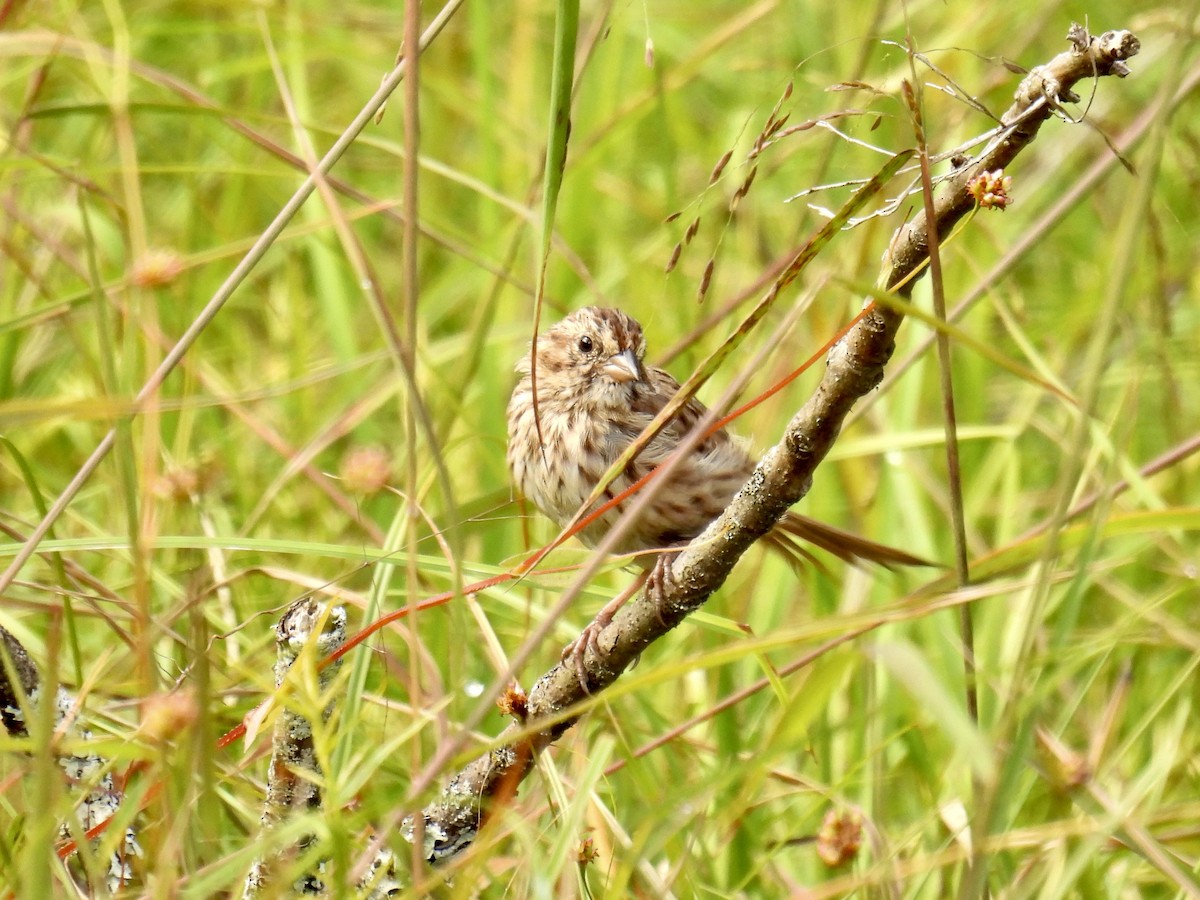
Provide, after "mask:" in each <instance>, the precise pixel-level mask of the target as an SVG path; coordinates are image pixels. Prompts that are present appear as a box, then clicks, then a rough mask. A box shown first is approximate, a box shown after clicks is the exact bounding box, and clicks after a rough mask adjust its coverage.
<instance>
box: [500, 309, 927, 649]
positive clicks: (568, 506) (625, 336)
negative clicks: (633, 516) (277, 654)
mask: <svg viewBox="0 0 1200 900" xmlns="http://www.w3.org/2000/svg"><path fill="white" fill-rule="evenodd" d="M645 353H646V339H645V337H644V336H643V335H642V328H641V326H640V325H639V324H638V323H637V322H636V321H635V320H634V319H632V318H630V317H629V316H628V315H626V314H625V313H623V312H621V311H620V310H616V309H603V308H599V307H587V308H586V309H581V310H579V311H578V312H575V313H572V314H571V315H569V316H567V317H566V318H565V319H563V320H562V321H561V322H559V323H558V324H557V325H555V326H554V327H553V328H550V329H549V330H547V331H546V332H544V333H543V334H542V335H541V336H540V337H539V338H538V342H537V392H538V409H537V415H538V417H539V419H540V438H539V430H538V426H537V424H535V422H534V406H533V387H532V379H531V377H530V359H529V354H525V355H524V356H522V357H521V359H520V360H519V361H518V362H517V367H516V368H517V372H518V373H520V375H521V378H520V380H519V381H518V382H517V386H516V388H515V389H514V390H513V394H512V399H511V400H510V401H509V404H508V465H509V468H510V469H511V470H512V474H513V478H514V480H515V481H516V484H517V486H518V487H519V488H520V490H521V492H522V493H523V494H524V495H525V496H526V497H527V498H529V499H530V500H532V501H533V503H534V504H535V505H536V506H537V507H538V509H540V510H541V511H542V512H543V513H545V514H546V515H547V516H549V517H550V518H551V519H553V520H554V521H555V522H556V523H557V524H558V525H559V526H560V527H561V526H563V525H565V524H566V523H567V522H568V521H570V520H571V519H572V518H573V517H574V515H575V513H576V512H577V511H578V510H579V507H580V506H581V505H582V504H583V503H584V501H585V500H586V499H587V498H588V496H589V495H590V494H591V492H592V489H593V488H594V487H595V486H596V484H597V482H598V481H599V480H600V477H601V476H602V475H603V474H604V473H605V472H606V471H608V468H609V467H610V466H611V465H612V464H613V463H614V462H615V461H616V459H617V457H618V456H620V454H621V453H622V451H624V450H625V448H626V447H628V446H629V444H630V443H631V442H632V441H633V440H634V438H636V437H637V436H638V435H639V434H641V432H642V429H644V428H645V427H646V425H647V424H648V423H649V422H650V420H651V419H653V418H654V416H655V415H657V414H658V412H659V411H660V410H661V409H662V408H663V407H664V406H665V405H666V404H667V402H668V401H669V400H670V399H671V398H672V397H673V396H674V395H675V393H676V392H677V391H678V390H679V382H677V381H676V380H675V379H674V378H672V377H671V376H670V375H669V374H667V373H666V372H664V371H663V370H662V369H656V368H654V367H652V366H647V365H645V364H644V363H643V361H642V358H643V357H644V356H645ZM706 412H707V410H706V409H705V407H704V406H703V404H701V403H700V401H698V400H696V399H695V398H693V399H691V400H689V401H688V402H687V404H686V405H684V407H683V408H682V409H681V410H680V411H679V413H678V414H677V415H676V416H675V418H674V419H672V420H671V422H670V423H669V424H668V425H667V426H666V427H665V428H664V429H663V430H662V431H661V432H660V433H659V434H658V435H657V436H656V437H655V438H654V439H653V440H652V441H650V443H649V444H647V446H646V448H645V449H644V450H642V452H641V453H640V454H639V455H638V456H637V457H636V458H635V459H634V460H633V462H631V463H630V464H629V465H628V466H627V467H626V468H625V470H624V471H623V472H622V473H621V474H620V475H618V476H617V478H616V479H615V480H614V481H613V482H612V483H611V484H610V485H609V486H608V489H607V490H606V491H605V494H606V497H605V498H602V499H601V500H600V501H599V502H600V503H603V502H604V501H605V499H611V498H613V497H615V496H616V495H617V494H619V493H620V492H621V491H623V490H624V489H625V488H626V487H628V486H629V485H630V484H632V483H633V482H635V481H637V480H638V479H639V478H641V477H642V476H643V475H645V474H646V473H647V472H649V471H650V470H651V469H653V468H655V467H656V466H658V465H659V464H660V463H662V462H663V461H664V460H665V459H666V458H667V456H668V455H669V454H670V453H671V451H672V450H674V449H675V448H676V447H677V446H678V445H679V443H680V441H681V440H683V439H684V437H686V436H687V435H688V434H689V432H691V431H692V429H694V428H695V427H696V424H697V423H698V422H699V421H700V420H701V419H702V418H703V416H704V414H705V413H706ZM754 466H755V463H754V460H753V459H752V458H751V456H750V454H749V453H748V452H747V451H746V449H745V448H744V447H743V446H742V445H741V444H740V443H738V442H737V441H736V440H735V439H734V438H733V437H732V436H731V435H730V434H729V433H728V432H727V431H725V430H724V429H721V430H720V431H717V432H714V433H713V434H710V435H707V436H706V437H705V438H704V439H703V440H702V441H701V442H700V443H699V444H698V445H697V446H696V448H695V449H694V450H693V451H692V453H691V454H689V455H688V457H687V458H686V459H684V460H682V461H681V462H680V463H679V464H678V465H677V466H676V468H675V469H674V471H673V472H672V473H671V474H670V476H669V478H668V480H667V482H666V483H665V484H663V485H661V486H659V487H658V489H657V493H656V494H655V496H654V497H653V499H652V500H651V501H650V503H649V505H648V506H647V507H646V508H645V510H644V511H643V512H642V514H641V515H640V516H639V517H638V519H637V520H636V521H635V522H634V523H633V524H632V525H631V526H630V527H629V529H628V530H627V531H626V532H625V535H624V537H623V538H622V539H621V540H620V541H618V543H617V545H616V546H615V547H614V548H613V549H614V551H615V552H617V553H637V552H640V551H647V552H648V555H647V556H646V557H645V558H644V565H646V566H647V567H649V566H650V565H652V564H653V563H654V560H655V559H659V560H663V559H665V555H664V554H662V553H658V554H654V555H653V556H651V555H649V551H653V550H667V549H669V548H672V547H677V546H679V545H681V544H684V543H687V542H688V541H690V540H691V539H692V538H694V537H696V536H697V535H698V534H700V532H702V531H703V530H704V528H705V527H706V526H707V525H708V524H709V523H710V522H711V521H712V520H713V519H715V518H716V517H717V516H718V515H719V514H720V513H721V511H722V510H724V509H725V507H726V506H727V505H728V504H729V501H730V500H732V499H733V496H734V494H736V493H737V491H738V490H739V489H740V488H741V487H742V485H743V484H745V483H746V480H747V479H748V478H749V477H750V474H751V473H752V472H753V471H754ZM632 499H633V498H630V499H628V500H626V501H624V502H623V503H621V504H619V505H617V506H615V507H614V508H613V509H611V510H609V511H608V512H606V513H605V514H604V515H603V516H601V517H600V518H599V519H597V520H596V521H595V522H593V523H592V524H591V525H589V526H588V527H587V528H585V529H584V530H583V531H582V532H580V534H579V537H580V538H581V539H582V540H583V542H584V543H585V544H587V545H588V546H595V545H596V544H597V543H599V541H600V540H601V539H602V538H603V537H604V535H605V534H606V533H607V532H608V530H609V528H611V527H612V525H613V524H614V523H615V522H616V521H617V519H618V518H620V516H621V515H622V514H623V512H624V508H625V507H626V506H628V504H629V503H631V502H632ZM795 538H800V539H802V540H804V541H807V542H809V543H811V544H814V545H816V546H818V547H821V548H823V549H825V550H827V551H829V552H831V553H833V554H834V555H836V556H838V557H840V558H841V559H844V560H847V561H852V560H858V559H863V560H870V561H873V562H878V563H882V564H883V565H891V564H903V565H924V564H926V563H925V561H924V560H921V559H918V558H917V557H915V556H911V555H909V554H907V553H904V552H903V551H901V550H895V549H893V548H891V547H886V546H884V545H882V544H876V543H874V542H872V541H868V540H864V539H863V538H860V537H857V536H855V535H852V534H849V533H848V532H845V531H842V530H840V529H837V528H833V527H831V526H829V525H823V524H822V523H820V522H816V521H814V520H812V519H809V518H807V517H805V516H801V515H799V514H797V513H793V512H789V513H787V515H785V516H784V518H783V519H782V520H780V522H779V524H778V525H776V527H775V529H774V530H773V531H772V532H771V534H770V535H768V537H767V538H766V539H767V540H768V541H770V542H771V544H772V545H773V546H774V547H775V548H776V549H779V550H782V551H784V552H785V553H789V554H790V555H792V556H795V555H796V554H797V553H800V554H803V555H805V556H807V555H808V554H807V553H806V551H804V550H802V549H799V548H797V547H796V545H795V543H794V539H795ZM655 571H656V573H657V574H658V575H659V576H662V575H669V565H667V564H665V563H664V564H661V565H659V566H657V567H656V569H655ZM623 599H624V598H619V600H618V602H615V603H613V604H609V606H606V607H605V608H604V610H602V611H601V613H600V615H599V616H597V618H596V621H595V622H593V623H592V625H591V626H589V629H590V632H589V633H586V634H585V635H584V640H585V641H592V640H594V638H595V635H596V634H598V633H599V631H600V630H601V629H603V627H604V626H605V625H607V624H608V621H609V620H610V619H611V618H612V615H613V614H614V613H615V612H616V610H617V608H618V607H619V605H620V602H623ZM574 649H582V647H581V646H580V645H579V643H578V642H577V643H576V645H573V647H569V648H568V651H567V652H568V653H570V652H571V651H572V650H574Z"/></svg>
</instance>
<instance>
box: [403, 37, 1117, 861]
mask: <svg viewBox="0 0 1200 900" xmlns="http://www.w3.org/2000/svg"><path fill="white" fill-rule="evenodd" d="M1068 40H1070V42H1071V44H1072V46H1071V49H1070V50H1068V51H1066V52H1064V53H1062V54H1059V55H1058V56H1056V57H1055V58H1054V59H1052V60H1051V61H1050V62H1048V63H1047V64H1045V65H1043V66H1038V67H1037V68H1035V69H1034V70H1033V71H1032V72H1030V73H1029V75H1028V76H1027V77H1026V78H1025V79H1024V80H1023V81H1022V82H1021V84H1020V87H1018V89H1017V92H1016V97H1015V100H1014V102H1013V104H1012V106H1011V107H1010V108H1009V110H1008V111H1007V112H1006V113H1005V114H1004V116H1003V117H1002V123H1003V124H1004V125H1005V126H1007V127H1006V128H1005V129H1004V130H1003V131H1002V132H1001V133H1000V134H999V135H998V136H997V137H995V138H994V139H993V140H992V141H991V142H990V143H989V144H988V145H987V146H986V147H984V148H983V149H982V150H981V151H980V152H979V153H978V154H977V155H976V156H975V157H973V158H971V159H969V160H967V161H966V162H964V163H962V164H961V165H959V167H958V168H957V169H956V170H955V172H954V173H953V174H952V175H951V176H950V177H949V178H948V179H946V181H945V182H944V183H943V184H942V185H941V187H940V188H939V190H938V193H937V196H936V197H935V203H934V211H935V212H934V223H933V227H935V228H936V229H937V234H938V236H939V237H945V236H946V235H947V234H948V233H949V231H950V229H951V228H953V227H954V225H955V224H956V223H957V222H958V221H959V220H960V219H962V217H963V216H964V215H966V214H967V213H968V212H970V210H971V209H972V208H973V207H974V205H975V203H976V199H975V197H973V196H972V193H971V191H970V190H969V187H970V186H971V184H972V183H973V182H977V180H978V179H979V178H980V176H983V175H985V174H986V173H995V172H996V171H997V170H1003V169H1004V168H1005V167H1006V166H1007V165H1008V164H1009V163H1010V162H1011V161H1012V160H1013V159H1014V158H1015V157H1016V156H1017V154H1018V153H1020V152H1021V151H1022V150H1023V149H1024V148H1025V147H1027V146H1028V145H1029V144H1030V143H1031V142H1032V141H1033V140H1034V139H1035V138H1036V136H1037V133H1038V130H1039V129H1040V128H1041V126H1042V125H1043V124H1044V123H1045V122H1046V121H1047V120H1048V119H1049V118H1051V117H1052V116H1054V115H1055V114H1056V113H1059V111H1060V109H1061V104H1062V103H1064V102H1072V101H1074V100H1076V99H1077V98H1076V97H1075V95H1074V94H1073V93H1072V87H1073V86H1074V85H1075V84H1077V83H1078V82H1079V81H1080V80H1082V79H1085V78H1091V77H1093V76H1096V77H1099V76H1107V75H1116V76H1119V77H1123V76H1125V75H1126V74H1128V71H1129V70H1128V68H1127V67H1126V66H1125V62H1124V61H1125V60H1126V59H1129V58H1130V57H1132V56H1134V55H1135V54H1136V53H1137V52H1138V49H1139V44H1138V40H1137V38H1136V37H1135V36H1134V35H1133V34H1132V33H1130V32H1128V31H1110V32H1106V33H1104V34H1102V35H1100V36H1098V37H1093V36H1091V35H1090V34H1088V33H1087V31H1086V30H1085V29H1083V28H1082V27H1080V26H1078V25H1075V26H1072V28H1071V31H1070V33H1069V34H1068ZM929 229H930V223H929V221H928V220H927V218H926V215H925V213H924V212H923V211H922V212H919V213H918V214H916V215H915V216H914V217H913V219H912V220H911V221H910V222H909V223H908V224H906V225H904V226H903V227H902V228H900V230H899V231H898V232H897V233H896V235H895V237H894V238H893V240H892V243H891V246H890V248H889V250H888V253H887V256H886V258H885V260H884V264H883V271H882V273H881V274H882V277H881V279H880V283H882V284H884V285H886V286H887V287H888V288H889V289H893V290H896V291H897V292H898V293H900V294H904V295H906V294H908V293H909V292H911V289H912V285H913V283H914V282H915V280H916V278H917V277H919V275H920V274H921V272H922V271H923V269H922V267H923V266H924V265H925V263H926V262H927V260H928V256H929V235H930V230H929ZM902 318H903V317H902V316H901V315H900V314H899V313H896V312H894V311H891V310H888V309H884V308H882V307H879V306H875V307H873V308H871V309H870V310H869V311H868V312H867V314H866V315H865V316H864V317H863V318H862V319H861V320H860V321H859V322H858V323H857V324H856V325H855V326H854V328H852V329H851V330H850V332H848V333H847V335H846V336H845V338H843V339H842V340H841V341H840V342H839V343H838V344H837V345H836V346H835V347H834V349H833V350H832V351H831V352H830V354H829V358H828V361H827V363H828V364H827V368H826V371H825V374H824V377H823V378H822V381H821V383H820V385H818V387H817V389H816V391H815V392H814V394H813V396H812V397H811V398H810V399H809V401H808V402H807V403H806V404H805V405H804V407H803V408H802V409H801V410H800V412H799V413H798V414H797V415H796V417H795V418H794V419H793V420H792V421H791V423H790V424H789V425H788V428H787V431H786V433H785V434H784V435H783V438H782V440H781V441H780V442H779V443H778V444H777V445H776V446H774V447H773V448H771V449H770V450H769V451H768V452H767V453H766V455H765V456H764V457H763V459H762V461H761V462H760V463H759V465H758V468H757V469H756V471H755V472H754V475H753V476H752V477H751V478H750V480H749V481H748V482H747V484H746V485H745V487H743V488H742V490H741V491H740V492H739V493H738V495H737V496H736V497H735V498H734V500H733V501H732V503H730V505H729V507H728V508H727V509H726V510H725V512H724V513H723V514H722V515H721V516H720V517H719V518H718V519H717V520H716V521H715V522H713V523H712V525H710V526H709V528H708V529H707V530H706V531H705V532H704V533H703V534H702V535H700V536H699V537H698V538H696V540H694V541H693V542H692V543H691V544H690V545H689V546H687V547H685V548H684V549H683V550H682V551H681V552H680V554H679V555H678V557H677V558H676V559H675V561H674V564H673V566H672V574H673V576H674V577H673V579H671V580H670V583H668V584H667V586H666V589H665V591H664V592H663V594H662V599H661V604H660V605H659V606H658V607H655V606H654V605H653V604H650V603H646V602H639V603H632V604H628V605H626V606H625V607H624V608H623V609H622V610H621V611H620V612H618V613H617V615H616V616H615V617H614V618H613V620H612V623H611V624H610V625H609V626H608V627H607V628H606V629H605V630H604V631H603V632H601V634H600V635H599V640H598V642H597V643H598V644H599V645H600V646H601V647H603V648H604V651H605V652H603V653H595V652H593V651H589V652H588V653H587V654H586V656H585V660H584V664H585V673H584V674H585V680H586V682H587V689H588V690H590V691H591V692H592V693H596V692H598V691H601V690H603V689H604V688H605V687H607V686H608V685H609V684H611V683H612V682H613V681H614V680H615V679H616V678H618V677H619V676H620V674H621V673H622V672H623V671H624V670H625V669H626V668H628V667H629V666H630V665H632V664H633V662H634V661H635V660H636V659H637V658H638V657H639V656H640V655H641V653H642V652H643V651H644V650H645V649H646V648H647V647H648V646H649V645H650V644H651V643H652V642H654V641H655V640H657V639H658V638H659V637H661V636H662V635H663V634H665V633H666V632H667V631H669V630H671V629H672V628H674V627H675V626H676V625H678V624H679V623H680V622H682V621H683V619H684V618H686V617H687V616H688V615H689V614H690V613H692V612H694V611H695V610H696V609H698V608H699V607H700V606H701V605H702V604H703V603H704V602H705V601H706V600H707V599H708V598H709V597H710V596H711V595H712V594H713V592H715V591H716V590H717V589H718V588H720V586H721V585H722V584H723V583H724V581H725V579H726V577H728V575H729V573H730V571H731V570H732V569H733V566H734V564H735V563H736V562H737V561H738V559H739V558H740V557H741V556H742V554H743V553H744V552H745V551H746V550H747V549H748V548H749V547H750V546H751V545H752V544H753V543H754V542H755V541H756V540H758V539H759V538H760V537H762V536H763V535H765V534H767V532H768V531H770V530H771V528H772V527H773V526H774V525H775V523H776V522H777V521H778V520H779V518H780V517H781V516H782V515H783V513H784V512H785V511H786V510H787V509H788V508H789V507H791V506H792V505H793V504H794V503H796V502H797V501H798V500H800V499H801V498H802V497H803V496H804V495H805V494H806V493H807V492H808V489H809V486H810V485H811V483H812V478H813V474H814V472H815V470H816V468H817V466H818V465H819V464H820V463H821V461H822V460H824V459H825V456H826V455H827V454H828V453H829V450H830V449H831V448H832V446H833V444H834V441H835V440H836V439H837V436H838V433H839V432H840V430H841V427H842V423H843V421H844V420H845V418H846V415H847V414H848V413H849V412H850V410H851V408H852V407H853V406H854V404H855V402H856V401H858V400H859V398H861V397H863V396H864V395H865V394H867V393H868V392H869V391H871V390H872V389H874V388H875V387H876V386H877V385H878V384H879V382H880V381H881V379H882V378H883V373H884V367H885V365H886V364H887V362H888V360H889V358H890V357H891V355H892V350H893V347H894V342H895V335H896V331H897V329H898V328H899V326H900V323H901V321H902ZM586 696H587V695H586V694H585V689H584V686H583V685H582V684H581V683H580V677H579V674H578V673H577V671H576V669H575V667H574V666H565V665H558V666H555V667H554V668H553V669H551V670H550V671H549V672H547V673H546V674H545V675H544V676H542V678H541V679H539V680H538V682H537V683H536V684H535V685H534V687H533V689H532V690H531V691H530V693H529V697H528V703H527V710H528V711H527V716H526V718H525V721H524V723H523V724H521V725H512V726H510V727H509V728H508V729H507V730H506V731H505V732H504V733H503V734H502V735H501V737H500V740H501V741H506V744H505V745H504V746H502V747H500V748H499V749H496V750H493V751H491V752H489V753H487V754H485V755H484V756H481V757H479V758H478V759H476V760H474V761H473V762H471V763H469V764H468V765H467V766H466V767H465V768H463V769H462V770H461V771H460V772H459V773H458V774H457V775H456V776H454V778H453V779H452V780H451V781H450V782H449V784H448V785H447V787H446V788H445V789H444V790H443V791H442V795H441V798H440V799H439V801H438V802H436V803H434V804H431V805H430V806H429V807H427V808H426V809H425V810H424V834H425V847H424V851H425V856H426V858H427V859H428V860H430V861H431V862H442V861H445V860H447V859H449V858H451V857H453V856H454V855H455V854H457V853H458V852H460V851H461V850H463V849H465V848H466V847H467V846H469V845H470V844H471V843H472V841H473V840H474V838H475V835H476V833H477V831H478V829H479V827H480V826H481V824H482V823H483V821H484V820H485V818H486V815H487V810H488V805H489V804H490V803H492V802H494V801H496V800H497V799H500V798H503V797H506V796H508V795H511V794H512V793H513V792H515V790H516V787H517V785H518V784H519V783H520V782H521V780H522V779H523V778H524V777H525V776H526V774H528V772H529V770H530V768H531V765H532V758H533V754H534V753H536V752H537V751H539V750H541V749H542V748H544V747H546V746H547V745H548V744H550V743H552V742H553V741H554V740H556V739H557V738H558V737H559V736H560V735H561V734H562V733H563V732H564V731H566V730H567V729H568V728H570V727H571V725H572V724H574V722H575V718H574V717H571V716H569V715H568V716H567V717H566V718H563V717H562V714H563V711H564V710H569V709H570V708H571V707H572V706H574V705H575V704H578V703H579V702H581V701H583V700H585V699H586ZM539 722H545V723H546V725H545V727H541V728H539V727H538V723H539ZM410 825H411V823H410ZM406 833H407V834H409V835H411V834H412V829H411V827H410V828H409V829H408V830H407V832H406Z"/></svg>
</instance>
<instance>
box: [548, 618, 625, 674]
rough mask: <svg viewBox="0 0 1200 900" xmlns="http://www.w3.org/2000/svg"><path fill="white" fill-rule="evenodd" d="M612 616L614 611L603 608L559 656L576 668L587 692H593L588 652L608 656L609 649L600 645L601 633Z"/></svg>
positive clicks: (566, 664)
mask: <svg viewBox="0 0 1200 900" xmlns="http://www.w3.org/2000/svg"><path fill="white" fill-rule="evenodd" d="M612 618H613V614H612V613H610V612H607V611H606V610H601V611H600V614H599V615H597V616H596V618H594V619H592V621H591V622H590V623H588V625H587V627H586V628H584V629H583V631H581V632H580V633H579V637H577V638H575V640H573V641H571V643H569V644H567V646H565V647H563V651H562V655H561V656H560V657H559V662H561V663H562V664H563V665H564V666H570V667H571V668H573V669H574V670H575V678H576V679H577V680H578V681H579V686H580V687H581V688H583V692H584V693H585V694H590V693H591V690H590V689H589V688H588V672H587V652H588V650H591V651H592V652H593V653H594V654H595V655H596V656H597V657H600V658H604V657H605V656H608V651H607V650H605V649H604V648H603V647H602V646H600V633H601V632H602V631H604V629H605V628H607V627H608V626H609V624H610V623H611V622H612Z"/></svg>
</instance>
